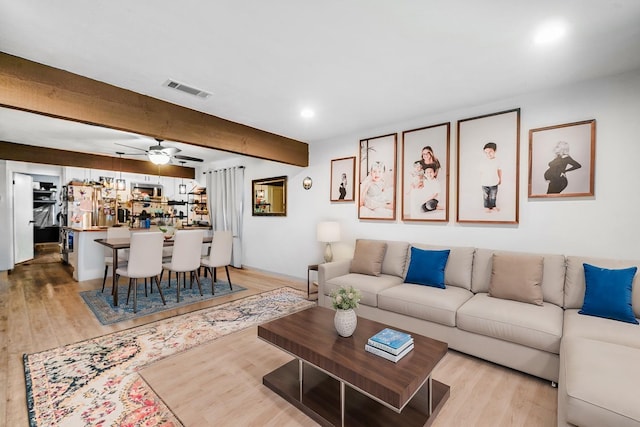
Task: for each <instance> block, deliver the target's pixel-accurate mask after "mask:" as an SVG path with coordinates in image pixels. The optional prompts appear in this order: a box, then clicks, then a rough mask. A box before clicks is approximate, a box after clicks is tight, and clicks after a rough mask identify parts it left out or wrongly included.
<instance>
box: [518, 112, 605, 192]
mask: <svg viewBox="0 0 640 427" xmlns="http://www.w3.org/2000/svg"><path fill="white" fill-rule="evenodd" d="M595 153H596V121H595V120H585V121H582V122H575V123H566V124H562V125H556V126H547V127H543V128H538V129H530V130H529V197H582V196H593V195H594V189H593V188H594V177H595V175H594V171H595Z"/></svg>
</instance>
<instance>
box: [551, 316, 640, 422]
mask: <svg viewBox="0 0 640 427" xmlns="http://www.w3.org/2000/svg"><path fill="white" fill-rule="evenodd" d="M618 324H619V322H618ZM562 359H563V362H562V366H561V369H563V370H564V377H565V386H564V388H565V390H566V393H567V408H566V412H567V421H568V422H569V423H571V424H573V425H581V426H630V425H638V424H639V423H640V405H638V378H640V364H639V363H638V360H640V350H639V349H637V348H633V347H627V346H623V345H618V344H612V343H606V342H602V341H595V340H590V339H586V338H571V337H565V338H564V339H563V341H562Z"/></svg>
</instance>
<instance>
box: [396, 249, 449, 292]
mask: <svg viewBox="0 0 640 427" xmlns="http://www.w3.org/2000/svg"><path fill="white" fill-rule="evenodd" d="M449 252H450V251H449V250H448V249H446V250H442V251H430V250H426V249H419V248H414V247H412V248H411V260H410V261H409V271H407V277H405V279H404V281H405V282H406V283H413V284H416V285H426V286H433V287H435V288H442V289H444V288H445V286H444V269H445V267H446V266H447V259H448V258H449Z"/></svg>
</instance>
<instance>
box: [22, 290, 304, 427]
mask: <svg viewBox="0 0 640 427" xmlns="http://www.w3.org/2000/svg"><path fill="white" fill-rule="evenodd" d="M305 296H306V294H305V293H303V292H300V291H297V290H294V289H292V288H287V287H284V288H280V289H276V290H273V291H269V292H265V293H262V294H258V295H253V296H250V297H246V298H243V299H240V300H237V301H233V302H229V303H226V304H222V305H219V306H216V307H212V308H207V309H203V310H199V311H195V312H192V313H188V314H183V315H181V316H175V317H172V318H169V319H165V320H160V321H157V322H153V323H149V324H147V325H143V326H138V327H135V328H131V329H127V330H124V331H120V332H115V333H113V334H109V335H104V336H101V337H97V338H94V339H90V340H87V341H82V342H79V343H76V344H70V345H67V346H64V347H58V348H54V349H51V350H47V351H43V352H40V353H34V354H25V355H24V357H23V359H24V370H25V379H26V384H27V405H28V408H29V423H30V425H31V426H48V427H57V426H73V427H77V426H96V425H99V426H164V427H169V426H180V425H182V424H181V423H180V421H179V420H178V419H177V418H176V417H175V415H174V414H173V413H172V412H171V410H170V409H169V408H168V407H167V406H166V405H165V404H164V403H163V402H162V400H161V399H160V398H159V397H158V396H157V395H156V394H155V393H154V392H153V390H152V389H151V388H150V387H149V386H148V385H147V384H146V382H145V381H144V380H143V379H142V377H141V376H140V375H139V374H138V370H139V369H141V368H142V367H144V366H145V365H147V364H149V363H152V362H155V361H158V360H160V359H163V358H165V357H169V356H172V355H174V354H176V353H178V352H182V351H185V350H189V349H191V348H193V347H195V346H198V345H201V344H204V343H208V342H211V341H213V340H215V339H217V338H219V337H221V336H224V335H227V334H230V333H232V332H236V331H239V330H242V329H245V328H248V327H251V326H255V325H258V324H261V323H264V322H267V321H270V320H273V319H275V318H278V317H281V316H284V315H287V314H290V313H294V312H296V311H300V310H303V309H306V308H309V307H311V306H313V305H315V303H313V302H311V301H307V300H306V299H305Z"/></svg>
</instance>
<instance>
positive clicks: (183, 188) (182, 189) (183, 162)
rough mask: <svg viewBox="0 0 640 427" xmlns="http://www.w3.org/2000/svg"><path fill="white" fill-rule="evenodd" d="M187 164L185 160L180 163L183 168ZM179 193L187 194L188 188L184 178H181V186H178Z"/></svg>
mask: <svg viewBox="0 0 640 427" xmlns="http://www.w3.org/2000/svg"><path fill="white" fill-rule="evenodd" d="M185 163H187V162H185V161H184V160H181V161H180V164H181V165H182V167H184V164H185ZM178 193H180V194H187V186H186V185H185V183H184V178H180V185H178Z"/></svg>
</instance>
